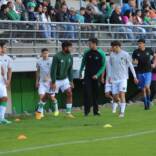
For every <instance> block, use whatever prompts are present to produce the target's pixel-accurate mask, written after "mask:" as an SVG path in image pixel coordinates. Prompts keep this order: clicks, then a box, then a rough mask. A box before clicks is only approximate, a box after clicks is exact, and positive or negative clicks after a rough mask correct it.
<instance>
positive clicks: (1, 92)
mask: <svg viewBox="0 0 156 156" xmlns="http://www.w3.org/2000/svg"><path fill="white" fill-rule="evenodd" d="M2 97H7V88H6V85H5V84H4V83H0V98H2Z"/></svg>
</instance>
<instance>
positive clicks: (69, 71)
mask: <svg viewBox="0 0 156 156" xmlns="http://www.w3.org/2000/svg"><path fill="white" fill-rule="evenodd" d="M68 78H69V81H70V83H71V86H72V88H74V84H73V57H72V61H71V65H70V68H69V69H68Z"/></svg>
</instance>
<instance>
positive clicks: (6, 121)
mask: <svg viewBox="0 0 156 156" xmlns="http://www.w3.org/2000/svg"><path fill="white" fill-rule="evenodd" d="M11 123H12V122H11V121H9V120H7V119H2V120H0V124H4V125H5V124H11Z"/></svg>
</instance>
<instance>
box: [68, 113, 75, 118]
mask: <svg viewBox="0 0 156 156" xmlns="http://www.w3.org/2000/svg"><path fill="white" fill-rule="evenodd" d="M67 118H71V119H75V116H74V115H73V114H71V113H67Z"/></svg>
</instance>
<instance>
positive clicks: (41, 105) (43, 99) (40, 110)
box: [35, 94, 47, 120]
mask: <svg viewBox="0 0 156 156" xmlns="http://www.w3.org/2000/svg"><path fill="white" fill-rule="evenodd" d="M39 97H40V101H39V103H38V108H37V111H36V113H35V117H36V119H37V120H40V119H41V118H43V117H44V105H45V104H46V99H47V95H46V94H45V95H39Z"/></svg>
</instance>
